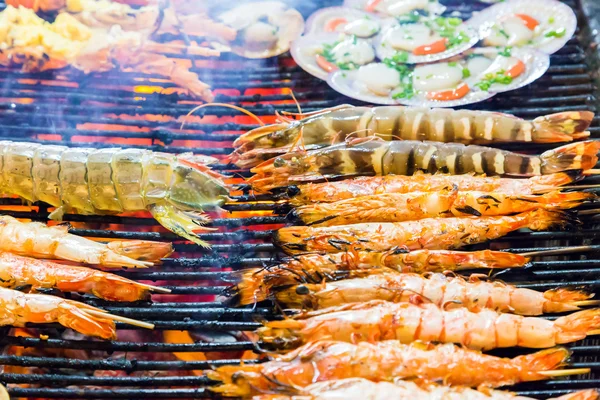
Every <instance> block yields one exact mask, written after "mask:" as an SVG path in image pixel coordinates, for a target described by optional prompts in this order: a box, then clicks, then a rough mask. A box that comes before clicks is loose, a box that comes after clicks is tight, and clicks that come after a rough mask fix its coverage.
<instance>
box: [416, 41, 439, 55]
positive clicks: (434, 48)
mask: <svg viewBox="0 0 600 400" xmlns="http://www.w3.org/2000/svg"><path fill="white" fill-rule="evenodd" d="M447 43H448V39H447V38H443V39H440V40H438V41H436V42H433V43H430V44H426V45H424V46H419V47H417V48H416V49H414V50H413V54H414V55H416V56H425V55H427V54H436V53H441V52H442V51H445V50H446V48H447V47H446V44H447Z"/></svg>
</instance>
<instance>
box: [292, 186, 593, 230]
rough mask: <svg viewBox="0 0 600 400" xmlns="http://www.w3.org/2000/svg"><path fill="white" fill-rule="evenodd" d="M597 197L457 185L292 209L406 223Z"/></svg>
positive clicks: (312, 215) (340, 219)
mask: <svg viewBox="0 0 600 400" xmlns="http://www.w3.org/2000/svg"><path fill="white" fill-rule="evenodd" d="M594 199H596V195H595V194H593V193H582V192H579V193H578V192H572V193H560V192H558V191H555V192H550V193H546V194H545V195H542V196H536V195H506V194H503V193H495V192H491V193H490V192H459V191H458V188H457V186H454V187H453V188H450V187H448V188H444V189H442V190H441V191H438V192H412V193H383V194H376V195H371V196H363V197H356V198H352V199H347V200H340V201H336V202H333V203H323V204H311V205H306V206H303V207H300V208H297V209H295V210H294V211H292V216H293V217H295V218H296V219H299V220H300V221H302V222H303V223H304V224H306V225H312V226H332V225H345V224H354V223H359V222H402V221H416V220H419V219H423V218H435V217H451V216H455V217H462V216H465V215H474V216H476V217H481V216H498V215H511V214H516V213H519V212H526V211H533V210H536V209H540V208H543V209H547V210H553V209H557V210H559V209H562V210H566V209H570V208H575V207H578V206H580V205H581V204H583V203H584V202H586V201H589V200H594Z"/></svg>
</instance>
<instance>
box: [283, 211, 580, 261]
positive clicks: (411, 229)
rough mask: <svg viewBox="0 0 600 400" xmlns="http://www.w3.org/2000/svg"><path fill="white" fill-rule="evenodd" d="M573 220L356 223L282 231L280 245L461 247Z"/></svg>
mask: <svg viewBox="0 0 600 400" xmlns="http://www.w3.org/2000/svg"><path fill="white" fill-rule="evenodd" d="M573 222H576V221H573V220H572V219H571V218H570V217H569V216H568V215H567V214H565V213H562V212H554V211H547V210H544V209H537V210H534V211H529V212H524V213H521V214H517V215H514V216H503V217H463V218H426V219H422V220H419V221H407V222H381V223H362V224H354V225H342V226H329V227H307V226H292V227H285V228H281V229H279V230H278V231H277V232H276V233H275V235H274V239H273V240H274V242H275V244H276V245H278V246H280V247H281V248H282V249H283V250H284V251H285V252H286V253H289V254H294V253H301V252H306V251H310V252H329V253H334V252H339V251H347V250H348V249H350V248H351V247H354V248H356V249H357V250H372V251H386V250H390V249H393V248H396V247H399V246H404V247H406V248H407V249H408V250H418V249H439V250H443V249H455V248H459V247H462V246H466V245H468V244H475V243H481V242H485V241H487V240H492V239H496V238H499V237H502V236H504V235H506V234H508V233H510V232H512V231H515V230H517V229H521V228H529V229H531V230H534V231H539V230H547V229H551V228H555V227H559V228H561V227H566V226H569V224H571V223H573Z"/></svg>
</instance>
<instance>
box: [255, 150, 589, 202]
mask: <svg viewBox="0 0 600 400" xmlns="http://www.w3.org/2000/svg"><path fill="white" fill-rule="evenodd" d="M599 150H600V142H599V141H592V140H590V141H585V142H577V143H571V144H568V145H564V146H562V147H558V148H556V149H553V150H549V151H546V152H544V153H542V154H541V155H540V156H528V155H523V154H518V153H513V152H510V151H506V150H500V149H495V148H491V147H482V146H476V145H468V146H465V145H463V144H460V143H441V142H420V141H411V140H406V141H392V142H386V141H382V140H375V139H367V140H357V141H352V142H349V143H341V144H337V145H333V146H329V147H325V148H323V149H318V150H310V151H304V152H301V151H296V152H290V153H286V154H284V155H282V156H280V157H277V158H275V159H272V160H269V161H266V162H264V163H262V164H260V165H258V166H257V167H255V168H253V169H252V170H251V171H252V172H253V173H254V174H255V175H254V176H252V177H251V178H250V179H249V180H248V181H249V182H250V183H251V184H252V187H253V188H254V189H255V190H256V191H259V192H260V191H268V190H270V189H273V188H276V187H281V186H289V185H297V184H301V183H309V182H316V181H323V180H329V179H339V178H348V177H355V176H360V175H365V176H373V175H375V176H384V175H413V174H415V173H416V172H419V171H422V172H429V173H434V172H444V173H450V174H453V175H455V174H464V173H476V174H486V175H489V176H512V177H532V176H539V175H548V174H553V173H558V172H563V171H569V170H578V169H583V170H586V169H590V168H593V167H594V166H595V165H596V163H597V161H598V157H597V153H598V151H599Z"/></svg>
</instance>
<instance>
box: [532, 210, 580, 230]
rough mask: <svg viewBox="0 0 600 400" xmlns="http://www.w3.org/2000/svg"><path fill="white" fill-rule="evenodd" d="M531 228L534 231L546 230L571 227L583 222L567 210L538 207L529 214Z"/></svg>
mask: <svg viewBox="0 0 600 400" xmlns="http://www.w3.org/2000/svg"><path fill="white" fill-rule="evenodd" d="M529 217H530V223H529V225H528V227H529V229H531V230H532V231H545V230H556V229H561V230H562V229H570V228H573V227H575V226H577V225H580V224H581V221H580V220H579V219H577V217H576V216H575V215H573V214H572V213H569V212H566V211H558V210H552V211H550V210H545V209H542V208H540V209H537V210H534V211H532V212H531V213H530V214H529Z"/></svg>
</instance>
